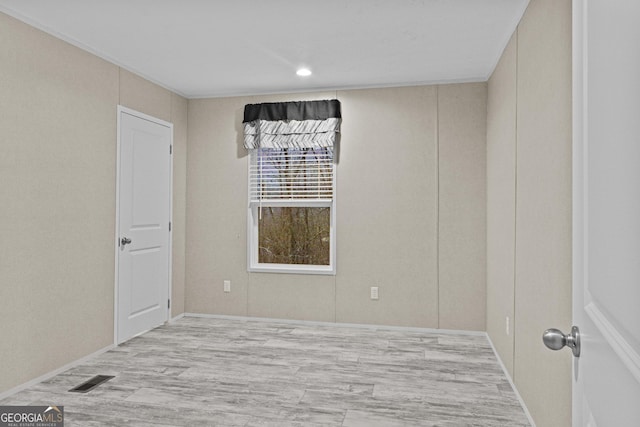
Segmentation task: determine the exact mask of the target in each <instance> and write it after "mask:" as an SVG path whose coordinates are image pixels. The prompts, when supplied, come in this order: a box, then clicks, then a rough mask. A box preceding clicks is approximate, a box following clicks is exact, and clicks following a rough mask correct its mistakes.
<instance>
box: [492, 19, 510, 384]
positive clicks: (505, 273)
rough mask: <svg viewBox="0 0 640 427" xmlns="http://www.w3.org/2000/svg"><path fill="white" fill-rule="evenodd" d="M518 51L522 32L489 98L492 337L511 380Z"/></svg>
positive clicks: (501, 65)
mask: <svg viewBox="0 0 640 427" xmlns="http://www.w3.org/2000/svg"><path fill="white" fill-rule="evenodd" d="M516 49H517V32H516V33H514V35H513V36H512V37H511V40H510V41H509V44H508V45H507V47H506V48H505V50H504V53H503V54H502V57H501V58H500V62H498V65H497V66H496V69H495V70H494V72H493V74H492V75H491V78H490V79H489V85H488V97H487V333H488V334H489V336H490V337H491V340H492V341H493V345H494V346H495V348H496V350H497V351H498V353H499V354H500V357H501V359H502V362H503V363H504V365H505V367H506V368H507V370H508V371H509V373H510V374H511V376H513V333H514V325H515V321H516V319H515V317H514V310H515V307H514V292H515V288H514V286H515V285H514V284H515V244H516V240H515V233H516V83H517V81H516V60H517V57H516ZM507 317H508V318H509V333H508V334H507V331H506V326H507V325H506V323H507V321H506V318H507Z"/></svg>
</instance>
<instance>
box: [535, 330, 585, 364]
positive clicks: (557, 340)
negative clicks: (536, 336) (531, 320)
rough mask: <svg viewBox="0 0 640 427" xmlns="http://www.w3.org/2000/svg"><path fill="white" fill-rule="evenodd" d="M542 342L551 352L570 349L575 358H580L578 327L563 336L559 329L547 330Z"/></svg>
mask: <svg viewBox="0 0 640 427" xmlns="http://www.w3.org/2000/svg"><path fill="white" fill-rule="evenodd" d="M542 342H544V345H546V346H547V347H548V348H550V349H551V350H560V349H562V348H563V347H569V348H570V349H571V351H572V352H573V355H574V357H579V356H580V329H578V327H577V326H573V327H572V328H571V333H570V334H567V335H565V334H563V333H562V331H560V330H558V329H547V330H546V331H544V334H542Z"/></svg>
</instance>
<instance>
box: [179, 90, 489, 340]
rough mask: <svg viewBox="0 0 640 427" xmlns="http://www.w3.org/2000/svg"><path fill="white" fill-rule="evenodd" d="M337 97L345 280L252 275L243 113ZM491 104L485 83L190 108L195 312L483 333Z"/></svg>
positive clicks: (191, 305) (340, 257)
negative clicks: (252, 107) (372, 292)
mask: <svg viewBox="0 0 640 427" xmlns="http://www.w3.org/2000/svg"><path fill="white" fill-rule="evenodd" d="M439 91H441V92H442V93H440V94H439ZM335 97H337V98H338V99H340V101H341V102H342V111H343V117H344V121H343V127H342V138H341V147H340V159H339V164H338V167H337V207H336V210H337V224H336V231H337V237H336V238H337V271H338V272H337V275H336V276H308V275H283V274H270V273H247V269H246V240H247V237H246V228H247V224H246V210H247V195H246V192H247V153H246V150H244V148H242V142H241V139H242V129H241V121H242V112H243V107H244V105H245V104H247V103H256V102H277V101H290V100H310V99H327V98H335ZM439 102H441V103H442V106H443V107H442V112H441V113H438V103H439ZM485 108H486V84H484V83H475V84H461V85H447V86H443V87H438V86H418V87H405V88H387V89H367V90H349V91H338V92H327V93H312V94H291V95H272V96H259V97H235V98H216V99H196V100H190V101H189V150H188V178H187V179H188V188H187V241H188V245H187V267H186V272H187V273H186V274H187V285H186V309H185V310H186V311H187V312H196V313H213V314H231V315H249V316H258V317H276V318H290V319H306V320H323V321H337V322H352V323H372V324H387V325H404V326H421V327H433V328H437V327H451V328H462V329H473V330H484V322H485V312H484V311H485V303H484V301H485V299H484V298H485V296H484V292H485V291H484V289H485V273H484V268H485V267H484V264H485V261H484V251H485V221H484V216H485V197H484V176H485V142H484V138H485V130H484V126H485V120H486V114H485ZM439 120H440V121H441V122H442V123H441V127H442V129H443V135H442V136H441V139H440V142H439V143H438V126H439V124H438V123H439ZM439 147H440V150H442V152H443V153H444V156H443V157H441V158H440V159H439V158H438V150H439ZM439 169H442V170H443V171H444V172H445V175H444V176H442V177H439V176H438V171H439ZM439 179H442V180H443V184H444V188H445V191H442V192H441V193H439V192H438V186H439ZM467 196H469V197H468V198H467ZM439 205H442V207H443V211H442V212H441V213H440V215H441V218H444V220H443V221H442V222H441V231H442V236H441V238H440V241H439V240H438V228H439V225H438V209H439ZM470 240H471V241H472V242H471V243H470V242H469V241H470ZM439 244H440V245H441V247H443V248H445V250H446V252H444V253H443V255H442V256H441V257H439V256H438V246H439ZM439 262H440V263H441V265H442V267H443V275H442V283H439V276H438V263H439ZM455 266H458V267H456V268H457V271H454V267H455ZM223 280H231V282H232V285H231V292H230V293H224V292H223V288H222V284H223ZM371 286H378V287H379V288H380V299H379V300H378V301H372V300H370V299H369V288H370V287H371ZM439 294H440V295H441V300H439ZM440 305H442V306H443V307H445V310H444V317H441V316H439V306H440ZM441 320H442V321H441ZM441 323H442V324H441ZM443 325H444V326H443Z"/></svg>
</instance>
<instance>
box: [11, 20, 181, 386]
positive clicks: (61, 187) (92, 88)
mask: <svg viewBox="0 0 640 427" xmlns="http://www.w3.org/2000/svg"><path fill="white" fill-rule="evenodd" d="M0 98H1V99H2V102H1V103H0V145H1V147H2V152H3V154H2V156H0V182H1V183H2V185H1V186H0V200H2V208H0V241H2V245H1V246H0V301H2V308H1V309H0V323H1V324H2V328H1V330H0V360H2V364H1V366H0V392H3V391H6V390H8V389H11V388H12V387H15V386H17V385H19V384H22V383H24V382H26V381H29V380H31V379H33V378H36V377H38V376H40V375H43V374H45V373H47V372H50V371H52V370H54V369H57V368H59V367H61V366H64V365H65V364H67V363H70V362H72V361H74V360H77V359H79V358H81V357H83V356H86V355H88V354H91V353H93V352H95V351H97V350H100V349H102V348H104V347H106V346H108V345H110V344H112V343H113V324H114V322H113V305H114V300H113V297H114V287H115V284H114V266H115V260H114V232H115V198H116V195H115V186H116V176H115V171H116V131H117V129H116V118H117V113H116V107H117V105H118V102H120V101H121V102H122V103H123V104H125V105H127V106H129V107H131V108H134V109H138V110H140V111H142V112H144V113H147V114H151V115H156V116H158V117H160V118H162V119H165V120H171V119H172V118H175V119H176V129H177V132H178V131H179V135H176V151H179V153H178V152H176V158H178V156H179V157H180V159H183V160H181V163H180V161H177V166H176V168H175V170H174V178H175V179H176V182H179V183H180V185H176V186H175V187H174V203H177V204H178V205H176V204H174V208H175V209H176V211H177V212H180V211H182V212H184V192H185V188H184V172H185V160H184V159H186V155H185V154H186V151H185V150H186V113H187V102H186V100H185V99H182V98H180V97H178V96H177V95H173V94H171V92H169V91H166V90H164V89H162V88H159V87H157V86H156V85H153V84H152V83H149V82H147V81H145V80H144V79H141V78H139V77H137V76H134V75H133V74H131V73H128V72H126V71H123V70H120V69H119V68H118V67H117V66H115V65H113V64H110V63H108V62H106V61H104V60H102V59H99V58H97V57H95V56H93V55H91V54H89V53H86V52H84V51H82V50H80V49H78V48H76V47H73V46H71V45H69V44H67V43H65V42H63V41H61V40H59V39H56V38H54V37H51V36H49V35H46V34H44V33H43V32H41V31H39V30H36V29H34V28H32V27H30V26H28V25H25V24H23V23H21V22H19V21H17V20H15V19H13V18H10V17H8V16H7V15H4V14H0ZM172 99H173V100H174V102H173V103H172ZM172 108H173V110H172ZM174 115H175V117H174ZM180 174H183V177H179V176H178V175H180ZM179 203H183V205H182V207H180V206H179ZM176 221H177V222H178V223H181V227H182V228H181V229H180V228H179V227H177V228H176V233H175V234H174V250H175V249H177V250H176V251H175V252H174V284H173V286H174V288H173V290H174V295H176V296H178V298H176V299H178V300H179V299H180V296H181V295H182V294H183V292H184V291H183V289H184V268H181V267H180V265H181V264H182V265H183V264H184V251H182V253H181V252H180V251H181V246H180V245H182V247H183V246H184V214H182V215H179V214H178V215H176ZM180 230H182V231H180ZM180 233H182V236H180ZM176 265H178V268H175V266H176ZM180 274H182V279H181V278H180V277H179V276H180ZM179 311H180V312H181V310H179Z"/></svg>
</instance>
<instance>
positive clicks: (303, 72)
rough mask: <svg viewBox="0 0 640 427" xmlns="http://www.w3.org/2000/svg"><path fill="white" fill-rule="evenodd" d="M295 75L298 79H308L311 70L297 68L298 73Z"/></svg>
mask: <svg viewBox="0 0 640 427" xmlns="http://www.w3.org/2000/svg"><path fill="white" fill-rule="evenodd" d="M296 74H297V75H299V76H300V77H309V76H310V75H311V70H310V69H308V68H299V69H298V71H296Z"/></svg>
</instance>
